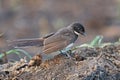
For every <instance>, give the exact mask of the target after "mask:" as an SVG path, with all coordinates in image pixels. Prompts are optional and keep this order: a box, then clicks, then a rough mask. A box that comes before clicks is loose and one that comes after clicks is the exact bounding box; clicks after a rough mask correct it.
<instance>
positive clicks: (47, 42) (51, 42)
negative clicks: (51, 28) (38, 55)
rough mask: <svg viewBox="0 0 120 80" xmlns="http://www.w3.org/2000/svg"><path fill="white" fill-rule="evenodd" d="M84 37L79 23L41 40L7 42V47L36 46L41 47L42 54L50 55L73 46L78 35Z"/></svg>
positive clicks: (82, 28)
mask: <svg viewBox="0 0 120 80" xmlns="http://www.w3.org/2000/svg"><path fill="white" fill-rule="evenodd" d="M80 34H81V35H83V36H85V35H86V32H85V28H84V26H83V25H82V24H81V23H79V22H73V23H72V24H70V25H68V26H67V27H63V28H61V29H59V30H58V31H56V32H53V33H50V34H48V35H46V36H44V37H41V38H35V39H19V40H14V41H10V42H9V46H12V47H14V48H18V47H27V46H37V47H42V52H43V53H45V54H50V53H52V52H56V51H62V50H63V49H65V48H67V47H69V46H70V45H72V44H74V43H75V41H76V40H77V39H78V37H79V35H80Z"/></svg>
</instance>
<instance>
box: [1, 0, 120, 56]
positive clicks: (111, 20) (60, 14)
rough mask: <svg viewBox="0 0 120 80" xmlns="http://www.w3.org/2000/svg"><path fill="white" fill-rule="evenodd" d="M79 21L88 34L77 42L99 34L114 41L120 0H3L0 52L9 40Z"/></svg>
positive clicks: (36, 35)
mask: <svg viewBox="0 0 120 80" xmlns="http://www.w3.org/2000/svg"><path fill="white" fill-rule="evenodd" d="M76 21H77V22H80V23H81V24H83V25H84V26H85V29H86V33H87V36H86V37H82V36H81V37H79V39H78V40H77V41H76V44H77V45H80V44H82V43H88V42H90V41H91V40H92V39H93V38H94V37H95V36H97V35H103V36H104V41H105V42H115V41H117V40H118V39H119V37H120V0H0V52H2V51H5V50H6V45H7V42H6V40H16V39H29V38H39V37H42V36H44V35H45V34H48V33H51V32H54V31H57V30H58V29H60V28H62V27H66V26H68V25H69V24H71V23H72V22H76ZM25 50H27V51H28V52H30V53H31V54H32V55H34V54H35V53H36V52H37V50H36V49H35V48H30V49H25ZM12 57H13V55H12V56H10V58H12Z"/></svg>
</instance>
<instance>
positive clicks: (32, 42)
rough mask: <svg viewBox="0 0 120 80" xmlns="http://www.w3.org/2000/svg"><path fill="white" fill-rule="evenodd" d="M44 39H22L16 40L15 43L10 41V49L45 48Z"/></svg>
mask: <svg viewBox="0 0 120 80" xmlns="http://www.w3.org/2000/svg"><path fill="white" fill-rule="evenodd" d="M43 41H44V39H40V38H37V39H20V40H14V41H8V46H9V47H14V48H17V47H27V46H38V47H40V46H43Z"/></svg>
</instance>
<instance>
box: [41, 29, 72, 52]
mask: <svg viewBox="0 0 120 80" xmlns="http://www.w3.org/2000/svg"><path fill="white" fill-rule="evenodd" d="M70 34H71V33H70V32H69V30H66V29H64V30H60V31H58V33H56V34H54V35H52V36H50V37H48V38H47V39H45V41H44V47H43V52H44V53H46V54H49V53H52V52H55V51H58V50H61V49H63V48H65V47H66V46H67V45H69V44H70V39H71V38H69V37H68V36H69V35H70Z"/></svg>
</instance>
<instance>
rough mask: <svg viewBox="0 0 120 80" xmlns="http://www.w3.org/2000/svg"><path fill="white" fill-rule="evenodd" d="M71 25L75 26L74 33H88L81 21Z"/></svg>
mask: <svg viewBox="0 0 120 80" xmlns="http://www.w3.org/2000/svg"><path fill="white" fill-rule="evenodd" d="M71 27H72V28H73V31H74V33H75V34H76V35H79V34H81V35H84V36H85V35H86V33H85V28H84V26H83V25H81V24H80V23H78V22H76V23H73V24H72V25H71Z"/></svg>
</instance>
